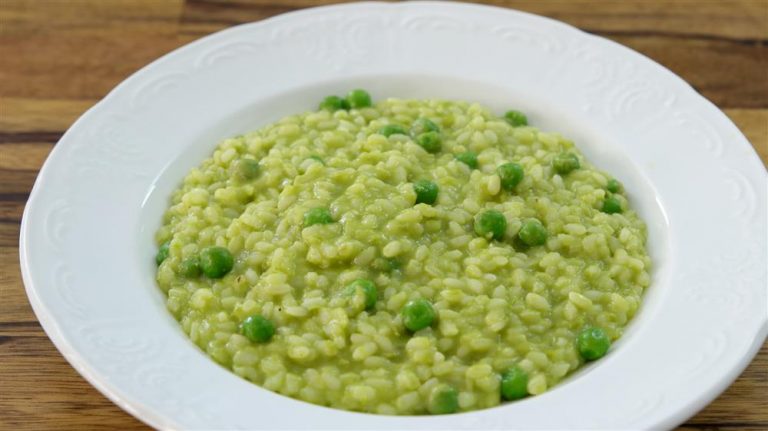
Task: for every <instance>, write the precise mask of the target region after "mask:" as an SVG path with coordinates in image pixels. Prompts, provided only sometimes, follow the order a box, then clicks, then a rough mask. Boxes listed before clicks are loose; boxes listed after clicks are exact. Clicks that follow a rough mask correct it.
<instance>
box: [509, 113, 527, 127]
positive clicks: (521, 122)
mask: <svg viewBox="0 0 768 431" xmlns="http://www.w3.org/2000/svg"><path fill="white" fill-rule="evenodd" d="M504 119H505V120H507V123H509V124H511V125H513V126H514V127H519V126H527V125H528V117H526V116H525V114H523V113H522V112H520V111H515V110H511V111H507V112H506V113H505V114H504Z"/></svg>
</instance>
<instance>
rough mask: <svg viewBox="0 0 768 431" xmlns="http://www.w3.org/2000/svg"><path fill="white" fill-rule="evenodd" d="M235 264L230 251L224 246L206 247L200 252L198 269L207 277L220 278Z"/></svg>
mask: <svg viewBox="0 0 768 431" xmlns="http://www.w3.org/2000/svg"><path fill="white" fill-rule="evenodd" d="M234 265H235V259H234V258H233V257H232V253H230V252H229V250H227V249H226V248H224V247H208V248H204V249H203V251H201V252H200V269H202V270H203V274H205V276H206V277H208V278H221V277H224V276H225V275H227V273H228V272H229V271H231V270H232V267H233V266H234Z"/></svg>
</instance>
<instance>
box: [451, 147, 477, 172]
mask: <svg viewBox="0 0 768 431" xmlns="http://www.w3.org/2000/svg"><path fill="white" fill-rule="evenodd" d="M456 160H458V161H460V162H461V163H464V164H465V165H467V166H469V167H470V169H477V153H475V152H474V151H467V152H465V153H459V154H456Z"/></svg>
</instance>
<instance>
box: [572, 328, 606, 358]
mask: <svg viewBox="0 0 768 431" xmlns="http://www.w3.org/2000/svg"><path fill="white" fill-rule="evenodd" d="M576 346H577V347H578V349H579V355H581V357H582V358H584V360H586V361H594V360H595V359H600V358H602V357H603V356H605V354H606V353H607V352H608V349H609V348H610V347H611V340H610V339H609V338H608V335H607V334H606V333H605V331H603V330H602V329H601V328H587V329H584V330H583V331H581V332H580V333H579V335H578V337H577V339H576Z"/></svg>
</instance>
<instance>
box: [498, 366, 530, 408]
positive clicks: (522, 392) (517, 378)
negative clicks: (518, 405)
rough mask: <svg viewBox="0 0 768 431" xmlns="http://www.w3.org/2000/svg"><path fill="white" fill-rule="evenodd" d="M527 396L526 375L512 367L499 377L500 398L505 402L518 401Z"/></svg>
mask: <svg viewBox="0 0 768 431" xmlns="http://www.w3.org/2000/svg"><path fill="white" fill-rule="evenodd" d="M526 395H528V373H526V372H525V371H523V370H522V369H521V368H520V367H517V366H514V367H512V368H510V369H509V370H507V372H506V373H504V374H502V375H501V397H502V398H504V399H505V400H509V401H512V400H519V399H520V398H524V397H525V396H526Z"/></svg>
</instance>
